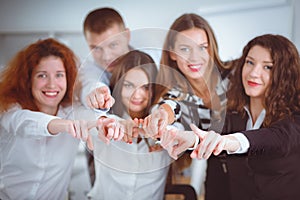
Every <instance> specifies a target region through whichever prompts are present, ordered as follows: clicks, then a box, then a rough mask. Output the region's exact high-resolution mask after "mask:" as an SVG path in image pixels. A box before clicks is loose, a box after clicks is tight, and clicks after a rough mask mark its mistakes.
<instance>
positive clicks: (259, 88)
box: [242, 45, 273, 100]
mask: <svg viewBox="0 0 300 200" xmlns="http://www.w3.org/2000/svg"><path fill="white" fill-rule="evenodd" d="M272 67H273V61H272V58H271V55H270V52H269V50H267V49H265V48H263V47H261V46H258V45H256V46H253V47H252V48H251V49H250V50H249V52H248V55H247V57H246V59H245V64H244V66H243V71H242V80H243V86H244V89H245V93H246V94H247V95H248V96H250V99H261V100H262V99H263V98H264V97H265V95H266V94H265V93H266V90H267V88H268V87H269V85H270V78H271V71H272Z"/></svg>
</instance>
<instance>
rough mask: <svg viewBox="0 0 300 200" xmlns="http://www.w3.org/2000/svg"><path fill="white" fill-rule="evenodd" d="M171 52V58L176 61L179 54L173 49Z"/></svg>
mask: <svg viewBox="0 0 300 200" xmlns="http://www.w3.org/2000/svg"><path fill="white" fill-rule="evenodd" d="M169 54H170V58H171V59H172V60H173V61H176V60H177V55H176V53H175V52H174V51H173V50H171V51H169Z"/></svg>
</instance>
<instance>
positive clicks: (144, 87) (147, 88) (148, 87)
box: [142, 84, 150, 91]
mask: <svg viewBox="0 0 300 200" xmlns="http://www.w3.org/2000/svg"><path fill="white" fill-rule="evenodd" d="M142 88H143V89H144V90H145V91H149V90H150V84H145V85H143V86H142Z"/></svg>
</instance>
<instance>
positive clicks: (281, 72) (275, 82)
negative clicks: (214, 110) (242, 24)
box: [227, 34, 300, 127]
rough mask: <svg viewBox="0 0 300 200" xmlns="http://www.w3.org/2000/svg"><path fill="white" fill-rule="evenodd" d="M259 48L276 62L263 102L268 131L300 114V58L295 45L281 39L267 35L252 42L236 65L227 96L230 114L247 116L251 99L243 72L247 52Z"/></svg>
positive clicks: (278, 36) (265, 123)
mask: <svg viewBox="0 0 300 200" xmlns="http://www.w3.org/2000/svg"><path fill="white" fill-rule="evenodd" d="M257 45H258V46H261V47H263V48H265V49H267V50H268V51H269V52H270V55H271V58H272V60H273V68H272V71H271V80H270V81H271V83H270V86H269V87H268V88H267V91H266V94H265V99H264V102H263V105H264V108H265V109H266V117H265V120H264V123H263V125H264V126H265V127H268V126H270V125H271V124H272V123H274V122H277V121H279V120H281V119H283V118H284V117H291V115H292V113H293V112H294V111H299V110H300V105H299V102H300V58H299V53H298V51H297V48H296V47H295V45H294V44H293V43H292V42H291V41H289V40H288V39H287V38H285V37H283V36H281V35H273V34H265V35H261V36H258V37H255V38H254V39H252V40H251V41H250V42H249V43H248V44H247V45H246V46H245V47H244V49H243V54H242V56H241V57H240V58H239V59H238V60H237V61H236V65H235V67H236V69H235V70H236V71H235V73H234V75H233V77H232V78H231V83H230V86H229V90H228V94H227V97H228V107H227V108H228V110H229V111H237V112H239V113H243V115H245V112H244V106H245V105H249V101H250V98H249V96H247V95H246V93H245V91H244V87H243V83H242V69H243V66H244V64H245V59H246V57H247V55H248V52H249V51H250V49H251V48H253V47H254V46H257Z"/></svg>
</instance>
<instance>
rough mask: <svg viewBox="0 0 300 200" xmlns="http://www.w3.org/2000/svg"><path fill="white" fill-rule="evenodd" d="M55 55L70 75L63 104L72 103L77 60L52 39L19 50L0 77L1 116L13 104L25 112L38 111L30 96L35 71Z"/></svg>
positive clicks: (64, 47) (68, 75) (67, 49)
mask: <svg viewBox="0 0 300 200" xmlns="http://www.w3.org/2000/svg"><path fill="white" fill-rule="evenodd" d="M48 56H55V57H58V58H60V59H61V60H62V62H63V64H64V67H65V70H66V75H67V91H66V94H65V96H64V98H63V99H62V102H61V104H62V105H64V106H66V105H70V104H71V103H72V99H73V89H74V88H73V87H74V84H75V80H76V76H77V64H78V63H77V62H78V60H77V57H76V56H75V54H74V53H73V51H72V50H71V49H69V48H68V47H67V46H65V45H64V44H62V43H60V42H58V41H56V40H55V39H52V38H49V39H45V40H39V41H37V42H35V43H33V44H30V45H29V46H27V47H25V48H24V49H22V50H21V51H19V52H18V53H17V54H16V55H15V57H14V58H12V60H11V61H10V62H9V63H8V65H7V66H6V68H5V69H4V70H3V71H2V73H1V75H0V113H1V112H4V111H6V110H8V109H9V108H10V107H11V106H13V105H14V104H19V105H20V106H21V107H22V108H23V109H29V110H33V111H38V108H37V106H36V104H35V101H34V98H33V95H32V93H31V86H32V83H31V77H32V71H33V69H34V68H35V67H36V66H37V65H38V64H39V62H40V61H41V59H43V58H45V57H48Z"/></svg>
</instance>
